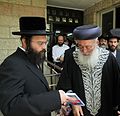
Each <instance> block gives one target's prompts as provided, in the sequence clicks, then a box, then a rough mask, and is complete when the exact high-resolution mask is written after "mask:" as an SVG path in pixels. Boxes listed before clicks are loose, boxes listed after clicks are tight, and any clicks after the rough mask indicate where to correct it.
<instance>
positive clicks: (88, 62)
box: [78, 47, 99, 68]
mask: <svg viewBox="0 0 120 116" xmlns="http://www.w3.org/2000/svg"><path fill="white" fill-rule="evenodd" d="M98 57H99V52H98V47H96V48H95V49H94V50H93V52H92V54H91V55H89V56H85V55H83V54H82V53H81V51H80V50H79V51H78V60H79V62H80V64H82V65H85V66H88V67H91V68H93V67H94V66H95V65H96V64H97V62H98Z"/></svg>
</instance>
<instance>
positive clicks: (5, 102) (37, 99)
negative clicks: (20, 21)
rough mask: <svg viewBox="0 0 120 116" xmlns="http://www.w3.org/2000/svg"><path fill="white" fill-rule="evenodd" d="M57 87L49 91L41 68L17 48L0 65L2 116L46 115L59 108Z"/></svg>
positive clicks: (0, 106) (0, 107) (0, 105)
mask: <svg viewBox="0 0 120 116" xmlns="http://www.w3.org/2000/svg"><path fill="white" fill-rule="evenodd" d="M60 103H61V101H60V96H59V93H58V91H49V87H48V83H47V81H46V79H45V77H44V76H43V74H42V72H41V70H40V69H38V68H37V66H36V65H33V64H32V63H31V62H29V60H28V59H27V57H26V54H25V52H24V51H22V50H21V49H20V48H18V49H17V51H16V52H15V53H13V54H12V55H11V56H9V57H8V58H6V59H5V61H4V62H3V63H2V64H1V66H0V109H1V111H2V113H3V114H4V115H5V116H49V115H50V112H51V111H53V110H56V109H59V108H60Z"/></svg>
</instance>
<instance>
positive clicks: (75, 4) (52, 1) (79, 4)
mask: <svg viewBox="0 0 120 116" xmlns="http://www.w3.org/2000/svg"><path fill="white" fill-rule="evenodd" d="M99 1H101V0H47V5H48V6H56V7H61V8H62V7H63V8H71V9H80V10H85V9H86V8H88V7H90V6H92V5H94V4H95V3H97V2H99Z"/></svg>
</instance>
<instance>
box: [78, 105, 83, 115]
mask: <svg viewBox="0 0 120 116" xmlns="http://www.w3.org/2000/svg"><path fill="white" fill-rule="evenodd" d="M79 112H80V115H81V116H84V114H83V110H82V107H80V110H79Z"/></svg>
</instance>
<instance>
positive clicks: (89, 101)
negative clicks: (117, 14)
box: [57, 25, 120, 116]
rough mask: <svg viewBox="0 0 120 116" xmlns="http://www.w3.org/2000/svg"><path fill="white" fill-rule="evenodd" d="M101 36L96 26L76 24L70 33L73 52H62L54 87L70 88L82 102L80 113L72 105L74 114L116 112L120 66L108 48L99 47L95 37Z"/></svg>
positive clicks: (109, 114)
mask: <svg viewBox="0 0 120 116" xmlns="http://www.w3.org/2000/svg"><path fill="white" fill-rule="evenodd" d="M100 35H101V29H100V28H99V27H98V26H94V25H83V26H79V27H76V28H75V29H74V31H73V36H74V39H75V41H76V44H77V47H76V48H75V51H73V52H72V51H71V50H67V51H66V52H65V62H64V67H63V71H62V74H61V77H60V79H59V82H58V85H57V89H63V90H65V91H68V90H72V91H73V92H75V93H76V94H77V95H78V96H79V97H80V98H81V99H82V100H83V102H84V103H85V107H82V110H83V112H82V111H81V107H80V106H78V105H73V106H72V108H73V114H74V116H81V115H84V116H115V115H118V114H117V111H118V109H119V107H120V69H119V66H118V63H117V61H116V59H115V57H114V56H113V55H112V54H111V53H110V52H109V51H108V50H106V49H103V48H100V47H98V42H97V41H98V40H97V39H98V37H99V36H100ZM114 113H115V114H114ZM73 114H72V113H71V114H70V115H71V116H72V115H73Z"/></svg>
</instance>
